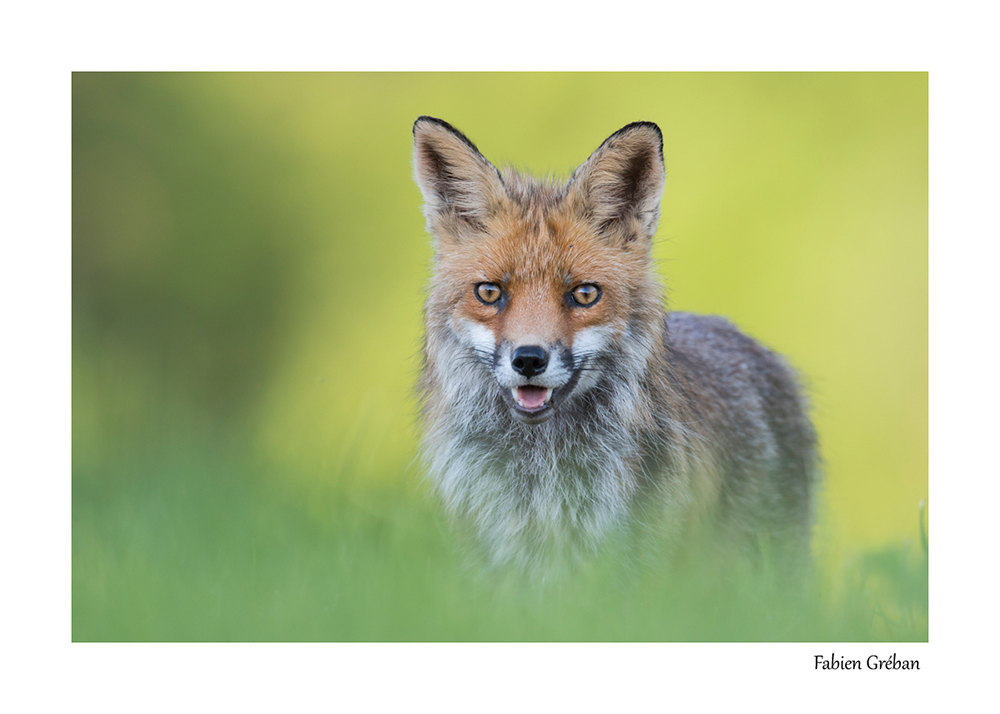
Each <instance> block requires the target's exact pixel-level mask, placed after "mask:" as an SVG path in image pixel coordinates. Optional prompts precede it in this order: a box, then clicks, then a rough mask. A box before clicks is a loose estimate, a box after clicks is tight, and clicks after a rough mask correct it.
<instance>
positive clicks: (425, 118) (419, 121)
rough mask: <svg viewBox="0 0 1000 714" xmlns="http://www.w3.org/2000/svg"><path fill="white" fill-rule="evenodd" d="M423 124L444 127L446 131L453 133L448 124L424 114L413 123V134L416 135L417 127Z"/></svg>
mask: <svg viewBox="0 0 1000 714" xmlns="http://www.w3.org/2000/svg"><path fill="white" fill-rule="evenodd" d="M424 123H429V124H437V125H438V126H444V127H446V128H448V129H451V130H452V131H454V128H453V127H452V126H451V125H450V124H449V123H448V122H446V121H442V120H441V119H438V118H437V117H432V116H427V115H426V114H421V115H420V116H418V117H417V120H416V121H415V122H413V133H414V134H416V133H417V127H419V126H420V125H421V124H424Z"/></svg>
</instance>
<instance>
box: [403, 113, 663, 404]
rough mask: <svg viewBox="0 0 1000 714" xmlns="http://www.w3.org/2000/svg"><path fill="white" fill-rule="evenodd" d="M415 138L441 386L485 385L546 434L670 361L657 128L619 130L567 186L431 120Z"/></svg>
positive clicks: (420, 124)
mask: <svg viewBox="0 0 1000 714" xmlns="http://www.w3.org/2000/svg"><path fill="white" fill-rule="evenodd" d="M413 135H414V167H415V174H416V181H417V184H418V185H419V187H420V190H421V192H422V194H423V197H424V201H425V207H424V214H425V216H426V219H427V228H428V230H429V232H430V233H431V234H432V235H433V236H434V242H435V267H434V278H433V282H432V286H431V291H430V296H429V298H428V302H427V308H426V319H427V347H426V349H427V361H428V367H429V368H430V369H431V370H437V372H438V374H436V375H435V378H436V380H437V384H438V385H439V386H441V387H443V388H444V389H445V390H446V391H447V390H461V389H463V388H469V389H472V388H473V387H472V386H471V384H472V383H473V382H475V383H476V384H477V385H478V387H477V389H478V390H479V391H478V392H477V393H478V395H479V396H478V398H479V399H483V398H486V399H490V398H491V397H492V398H493V399H494V400H502V402H503V403H504V404H505V405H506V409H507V410H509V413H510V414H512V415H513V416H514V417H515V418H516V419H517V420H519V421H521V422H524V423H527V424H538V423H541V422H544V421H547V420H549V419H551V418H552V417H554V416H556V415H557V414H559V413H560V412H561V411H563V410H566V409H569V408H570V405H573V404H577V405H579V404H581V403H582V402H583V401H585V399H584V395H586V394H587V393H588V392H592V391H593V390H595V389H598V388H600V386H601V384H602V382H608V381H609V380H613V379H614V378H615V375H616V374H621V372H622V369H623V364H622V363H623V362H625V361H629V360H631V361H633V362H634V361H635V360H641V359H648V358H649V356H650V355H652V354H653V353H655V352H657V348H656V345H657V344H659V345H662V339H658V338H660V336H661V335H662V323H663V320H662V314H663V313H662V310H663V307H662V296H661V291H660V287H659V283H658V281H657V279H656V277H655V275H654V273H653V271H652V267H651V264H650V250H651V243H652V237H653V235H654V233H655V232H656V225H657V221H658V219H659V214H660V196H661V194H662V192H663V185H664V178H665V176H664V167H663V139H662V136H661V134H660V130H659V128H658V127H657V126H656V125H655V124H653V123H650V122H636V123H633V124H629V125H628V126H625V127H623V128H622V129H620V130H618V131H617V132H615V133H614V134H612V135H611V136H610V137H608V138H607V139H606V140H605V141H604V143H603V144H601V145H600V147H598V149H597V150H596V151H595V152H594V153H593V154H592V155H591V156H590V158H589V159H587V160H586V161H585V162H584V163H583V164H582V165H580V166H579V167H578V168H577V169H576V171H575V172H574V173H573V175H572V176H571V177H570V179H569V180H568V181H567V182H561V183H560V182H553V181H549V180H545V181H539V180H536V179H532V178H529V177H525V176H522V175H520V174H518V173H516V172H514V171H513V170H510V169H504V170H502V171H500V170H498V169H497V168H495V167H494V166H493V164H491V163H490V162H489V161H488V160H487V159H486V158H485V157H484V156H483V155H482V154H481V153H480V152H479V150H478V149H477V148H476V146H475V145H474V144H473V143H472V142H471V141H469V139H468V138H466V137H465V135H464V134H462V133H461V132H459V131H458V130H457V129H455V128H454V127H452V126H451V125H450V124H448V123H447V122H444V121H442V120H440V119H434V118H432V117H427V116H422V117H420V118H419V119H417V121H416V122H415V124H414V126H413ZM634 367H635V368H636V370H641V369H642V367H643V365H639V364H637V365H634ZM468 369H472V370H475V374H474V375H473V377H472V378H471V379H467V378H466V377H469V373H468V372H466V371H464V370H468ZM633 371H635V370H633ZM449 372H450V373H449ZM477 378H478V381H477ZM483 389H485V390H486V392H485V394H483V393H482V390H483Z"/></svg>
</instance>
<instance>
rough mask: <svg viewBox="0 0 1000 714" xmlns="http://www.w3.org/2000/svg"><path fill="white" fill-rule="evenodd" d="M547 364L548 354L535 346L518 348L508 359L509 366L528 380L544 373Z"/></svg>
mask: <svg viewBox="0 0 1000 714" xmlns="http://www.w3.org/2000/svg"><path fill="white" fill-rule="evenodd" d="M548 364H549V353H548V352H546V351H545V350H543V349H542V348H541V347H537V346H535V345H529V346H527V347H518V348H517V349H515V350H514V354H513V355H511V358H510V366H511V367H513V368H514V369H515V370H516V371H517V372H518V373H520V374H523V375H524V376H525V377H528V378H529V379H530V378H531V377H534V376H535V375H536V374H540V373H542V372H544V371H545V368H546V367H547V366H548Z"/></svg>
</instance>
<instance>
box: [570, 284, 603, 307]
mask: <svg viewBox="0 0 1000 714" xmlns="http://www.w3.org/2000/svg"><path fill="white" fill-rule="evenodd" d="M600 299H601V289H600V288H599V287H597V286H596V285H591V284H590V283H586V284H584V285H577V286H576V287H575V288H573V302H575V303H576V304H577V305H583V306H584V307H590V306H591V305H593V304H594V303H595V302H597V301H598V300H600Z"/></svg>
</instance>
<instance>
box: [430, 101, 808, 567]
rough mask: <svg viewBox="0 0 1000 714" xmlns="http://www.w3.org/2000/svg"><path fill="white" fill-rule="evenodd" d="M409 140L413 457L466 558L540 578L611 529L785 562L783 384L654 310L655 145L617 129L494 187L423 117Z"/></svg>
mask: <svg viewBox="0 0 1000 714" xmlns="http://www.w3.org/2000/svg"><path fill="white" fill-rule="evenodd" d="M413 132H414V165H415V174H416V180H417V183H418V185H419V187H420V189H421V192H422V194H423V196H424V200H425V211H424V212H425V216H426V219H427V227H428V230H429V231H430V233H431V234H432V235H433V237H434V245H435V262H434V270H433V278H432V282H431V286H430V291H429V296H428V299H427V303H426V307H425V319H426V333H425V346H424V355H423V358H424V361H423V371H422V376H421V382H420V390H421V395H422V399H423V412H422V417H423V451H424V458H425V462H426V465H427V468H428V471H429V474H430V477H431V479H432V482H433V484H434V485H435V487H436V490H437V492H438V493H439V495H440V497H441V499H442V500H443V502H444V504H445V505H446V507H447V508H448V509H449V510H450V511H451V512H452V513H453V514H454V515H455V516H456V517H457V518H458V519H459V521H461V522H462V523H465V524H467V525H469V526H470V527H471V528H472V529H473V531H474V532H475V533H476V534H477V536H478V540H479V542H480V543H481V544H482V546H483V548H484V550H485V553H486V554H487V556H488V558H489V559H490V560H491V561H492V562H493V563H496V564H504V563H511V564H515V565H516V566H519V567H521V568H524V569H537V568H546V567H551V566H552V564H553V563H554V562H560V563H562V562H565V561H566V559H569V560H575V559H580V558H584V557H587V556H588V555H589V554H592V553H594V552H595V551H596V550H597V549H598V547H599V546H600V545H601V543H602V542H604V541H606V540H607V539H608V538H609V537H611V536H612V535H613V534H615V533H624V532H639V533H654V534H659V535H661V536H662V537H663V540H664V541H665V542H666V546H665V547H666V548H667V549H668V550H671V551H676V550H677V548H678V546H679V545H680V544H682V543H683V542H684V539H685V538H693V537H694V535H695V533H701V532H708V533H710V534H711V542H713V543H716V544H718V545H719V546H720V547H721V548H724V549H726V550H727V551H730V552H733V551H735V552H739V553H752V552H755V551H757V550H759V548H760V545H761V543H767V544H768V550H769V551H770V552H772V553H773V554H774V555H775V557H777V558H780V559H781V560H782V561H789V562H790V561H801V560H802V558H804V557H806V556H807V554H808V550H809V534H810V529H811V510H812V509H811V501H812V497H813V491H814V487H815V483H816V472H817V466H816V462H817V454H816V440H815V436H814V432H813V429H812V426H811V424H810V422H809V419H808V416H807V413H806V406H805V402H804V399H803V397H802V395H801V392H800V390H799V387H798V386H797V384H796V379H795V376H794V374H793V372H792V371H791V370H790V368H789V367H788V366H787V365H786V364H785V362H784V360H782V358H781V357H780V356H778V355H776V354H775V353H773V352H770V351H769V350H767V349H765V348H764V347H762V346H761V345H759V344H758V343H756V342H755V341H754V340H752V339H751V338H749V337H747V336H745V335H744V334H742V333H741V332H739V331H738V330H737V329H736V328H735V327H733V326H732V325H731V324H730V323H728V322H727V321H726V320H724V319H721V318H718V317H700V316H694V315H690V314H684V313H670V314H668V313H667V311H666V309H665V307H664V302H663V295H662V288H661V286H660V283H659V280H658V278H657V276H656V275H655V273H654V271H653V267H652V264H651V257H650V252H651V245H652V238H653V235H654V233H655V231H656V226H657V221H658V219H659V211H660V196H661V194H662V191H663V185H664V178H665V174H664V164H663V143H662V137H661V134H660V130H659V128H658V127H657V126H656V125H655V124H652V123H649V122H639V123H635V124H629V125H628V126H626V127H624V128H622V129H621V130H619V131H618V132H616V133H615V134H613V135H612V136H610V137H609V138H608V139H607V140H606V141H605V142H604V143H603V144H602V145H601V146H600V147H599V148H598V149H597V150H596V151H595V152H594V153H593V154H592V155H591V156H590V158H589V159H588V160H587V161H586V162H584V163H583V164H582V165H581V166H580V167H579V168H578V169H577V170H576V171H575V172H574V173H573V175H572V177H571V178H570V179H569V180H568V181H566V182H556V181H552V180H538V179H534V178H531V177H527V176H524V175H521V174H519V173H517V172H515V171H513V170H510V169H503V170H498V169H497V168H495V167H494V166H493V165H492V164H491V163H490V162H489V161H488V160H487V159H486V158H485V157H483V155H482V154H481V153H480V152H479V151H478V149H477V148H476V147H475V145H474V144H472V142H471V141H469V140H468V139H467V138H466V137H465V136H464V135H463V134H462V133H460V132H459V131H458V130H456V129H455V128H454V127H452V126H451V125H449V124H448V123H446V122H444V121H441V120H439V119H434V118H431V117H420V118H419V119H417V121H416V123H415V124H414V127H413Z"/></svg>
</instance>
